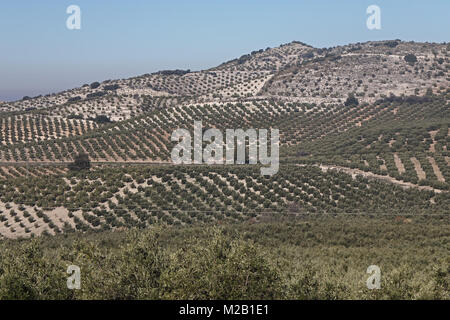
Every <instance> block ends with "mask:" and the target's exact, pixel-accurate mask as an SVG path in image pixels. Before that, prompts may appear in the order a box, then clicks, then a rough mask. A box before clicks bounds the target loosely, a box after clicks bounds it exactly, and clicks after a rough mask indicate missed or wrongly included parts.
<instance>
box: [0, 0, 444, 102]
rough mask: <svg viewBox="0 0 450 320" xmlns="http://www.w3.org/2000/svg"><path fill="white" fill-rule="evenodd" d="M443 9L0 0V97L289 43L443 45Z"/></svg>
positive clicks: (402, 2)
mask: <svg viewBox="0 0 450 320" xmlns="http://www.w3.org/2000/svg"><path fill="white" fill-rule="evenodd" d="M72 4H75V5H78V6H79V7H80V8H81V29H80V30H69V29H67V28H66V20H67V18H68V17H69V14H67V13H66V8H67V7H68V6H69V5H72ZM372 4H376V5H378V6H379V7H380V8H381V17H382V18H381V21H382V28H381V30H368V29H367V28H366V19H367V17H368V15H367V14H366V8H367V7H368V6H369V5H372ZM449 11H450V3H449V2H448V1H444V0H436V1H433V5H430V3H427V2H424V1H406V0H399V1H396V2H395V3H392V2H389V1H385V0H384V1H373V0H371V1H366V0H364V1H354V0H344V1H340V2H339V3H335V2H333V1H330V0H322V1H315V2H314V3H312V2H307V1H281V2H279V3H270V2H268V1H258V2H256V1H246V2H244V3H243V2H239V1H235V0H230V1H227V2H226V3H223V2H219V1H204V0H203V1H192V2H189V3H184V2H181V1H172V2H170V3H167V2H162V1H152V2H151V3H149V2H145V1H139V0H134V1H129V2H127V3H121V4H118V3H109V2H106V1H97V2H95V3H91V2H89V1H86V0H79V1H60V2H58V3H57V4H55V3H53V2H52V1H49V0H45V1H40V2H39V3H26V2H24V1H16V2H14V3H4V4H2V5H1V10H0V30H1V31H0V34H1V36H2V40H3V45H4V47H3V50H0V61H1V62H0V74H1V76H0V101H13V100H18V99H21V98H22V97H23V96H25V95H28V96H36V95H39V94H42V95H45V94H51V93H56V92H59V91H62V90H66V89H71V88H74V87H79V86H81V85H83V84H84V83H91V82H93V81H103V80H106V79H120V78H128V77H133V76H138V75H141V74H145V73H152V72H156V71H159V70H164V69H191V70H203V69H208V68H211V67H214V66H217V65H219V64H220V63H223V62H225V61H228V60H230V59H234V58H238V57H239V56H241V55H243V54H246V53H249V52H251V51H253V50H258V49H265V48H266V47H271V48H273V47H277V46H279V45H280V44H283V43H289V42H291V41H294V40H296V41H301V42H304V43H307V44H309V45H312V46H314V47H319V48H324V47H333V46H338V45H345V44H349V43H355V42H366V41H378V40H390V39H401V40H403V41H415V42H437V43H442V42H448V30H450V22H449V20H448V19H447V13H448V12H449Z"/></svg>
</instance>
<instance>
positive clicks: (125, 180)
mask: <svg viewBox="0 0 450 320" xmlns="http://www.w3.org/2000/svg"><path fill="white" fill-rule="evenodd" d="M449 69H450V45H449V44H436V43H415V42H402V41H400V40H388V41H377V42H373V41H371V42H365V43H356V44H349V45H345V46H337V47H333V48H322V49H321V48H313V47H311V46H309V45H306V44H304V43H301V42H297V41H294V42H291V43H288V44H284V45H281V46H279V47H277V48H266V49H258V50H255V51H253V52H250V53H248V54H244V55H242V56H241V57H237V58H236V59H233V60H231V61H227V62H224V63H222V64H220V65H219V66H217V67H215V68H211V69H208V70H202V71H190V70H163V71H160V72H156V73H153V74H143V75H141V76H136V77H132V78H129V79H116V80H106V81H103V82H94V83H91V84H85V85H83V86H81V87H79V88H73V89H69V90H66V91H63V92H59V93H54V94H48V95H44V96H38V97H33V98H30V97H28V98H26V99H23V100H19V101H15V102H6V103H2V104H1V103H0V182H1V184H0V186H1V189H0V234H2V235H4V236H5V237H18V236H29V235H30V234H32V233H35V234H42V233H43V232H48V233H50V234H54V233H58V232H65V231H64V230H66V231H67V230H73V229H75V230H87V229H95V230H98V229H117V228H121V227H129V226H139V227H144V226H147V225H152V224H155V223H160V222H163V223H167V224H190V223H204V222H212V221H222V220H223V221H247V220H249V219H253V220H257V219H259V218H260V217H261V216H262V215H263V213H264V212H267V211H270V212H277V213H283V212H284V213H285V212H286V211H287V210H291V209H292V208H294V209H292V210H294V211H295V212H297V211H298V212H338V213H339V212H340V213H342V212H347V211H351V212H359V211H367V212H369V211H371V212H381V211H383V210H384V211H385V210H389V209H392V210H394V211H396V212H402V211H405V210H406V211H408V210H410V211H414V212H418V213H424V212H434V213H436V214H440V213H442V212H449V210H450V209H449V200H448V190H449V186H450V146H449V142H450V140H449V139H450V129H449V126H450V107H449V98H450V90H449V87H450V86H449V82H450V75H449ZM194 120H202V121H203V126H204V127H205V128H218V129H221V130H225V129H227V128H278V129H279V130H280V136H281V137H280V139H281V141H280V143H281V146H280V147H281V149H280V150H281V160H280V162H281V165H282V172H280V173H279V174H278V175H276V176H274V177H272V178H270V179H268V180H265V178H263V177H260V175H258V174H256V173H255V172H256V171H257V170H256V169H254V168H251V167H248V166H241V167H239V166H237V167H234V166H233V167H232V168H231V167H230V168H227V167H226V166H225V168H218V167H214V168H209V167H206V168H204V169H203V168H201V169H196V168H193V167H188V166H186V167H174V166H171V165H170V163H171V161H170V152H171V150H172V148H173V146H174V143H173V142H172V141H171V140H170V137H171V134H172V132H173V131H174V130H175V129H178V128H187V129H189V130H191V129H192V126H193V122H194ZM78 154H88V156H89V158H90V160H91V162H92V167H91V169H90V171H89V172H73V171H69V170H68V169H67V164H68V163H70V162H71V161H73V160H74V158H75V157H76V156H77V155H78ZM280 170H281V169H280ZM283 170H284V171H283ZM289 208H291V209H289ZM208 211H210V212H211V213H208ZM253 220H252V221H253ZM13 230H14V231H13Z"/></svg>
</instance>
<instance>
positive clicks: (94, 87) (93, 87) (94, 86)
mask: <svg viewBox="0 0 450 320" xmlns="http://www.w3.org/2000/svg"><path fill="white" fill-rule="evenodd" d="M99 86H100V83H99V82H92V83H91V84H90V85H89V87H90V88H91V89H96V88H98V87H99Z"/></svg>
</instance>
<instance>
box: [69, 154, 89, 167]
mask: <svg viewBox="0 0 450 320" xmlns="http://www.w3.org/2000/svg"><path fill="white" fill-rule="evenodd" d="M90 167H91V161H90V160H89V156H88V155H87V154H86V153H80V154H78V155H77V156H75V159H74V161H73V162H72V163H71V164H69V165H68V168H69V170H73V171H80V170H85V169H89V168H90Z"/></svg>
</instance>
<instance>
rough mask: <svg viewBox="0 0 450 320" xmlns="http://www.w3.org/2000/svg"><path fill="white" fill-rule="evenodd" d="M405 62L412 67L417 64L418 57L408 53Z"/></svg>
mask: <svg viewBox="0 0 450 320" xmlns="http://www.w3.org/2000/svg"><path fill="white" fill-rule="evenodd" d="M404 59H405V61H406V62H408V63H409V64H410V65H413V64H415V63H416V62H417V57H416V56H415V55H414V54H412V53H408V54H407V55H406V56H405V57H404Z"/></svg>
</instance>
